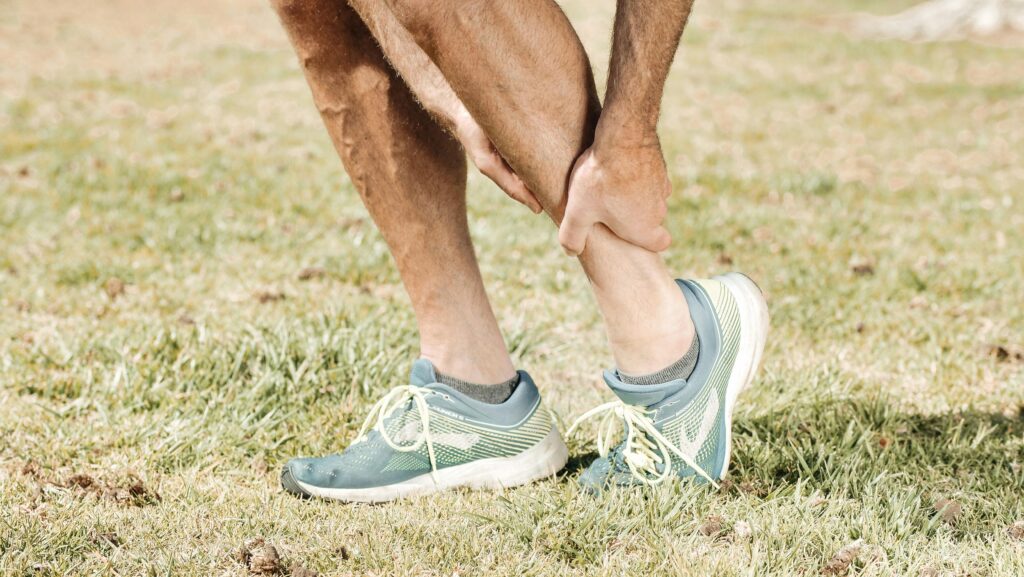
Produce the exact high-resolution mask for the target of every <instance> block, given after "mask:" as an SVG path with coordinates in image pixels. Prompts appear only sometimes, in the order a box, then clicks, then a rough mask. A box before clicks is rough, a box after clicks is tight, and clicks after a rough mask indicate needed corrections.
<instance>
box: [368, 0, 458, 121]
mask: <svg viewBox="0 0 1024 577" xmlns="http://www.w3.org/2000/svg"><path fill="white" fill-rule="evenodd" d="M349 5H351V6H352V8H353V9H354V10H355V11H356V12H357V13H359V16H360V17H361V18H362V19H363V22H365V23H366V26H367V28H369V29H370V32H371V33H372V34H373V36H374V38H376V39H377V43H378V44H380V47H381V51H382V52H384V55H385V56H386V57H387V59H388V61H389V62H390V63H391V65H392V66H393V67H394V69H395V71H397V72H398V74H399V75H400V76H401V77H402V78H403V79H404V80H405V82H406V84H408V85H409V89H410V90H411V91H412V93H413V94H414V95H415V96H416V98H417V100H419V102H420V104H421V105H422V106H423V108H424V109H425V110H426V111H427V112H429V113H430V115H431V116H433V117H434V118H435V119H436V120H437V121H438V122H439V123H440V124H441V125H442V126H443V127H444V128H445V129H446V130H448V131H449V132H452V133H454V132H455V131H456V129H457V127H456V124H457V123H458V121H459V120H460V118H461V117H462V115H466V116H468V115H469V112H468V111H467V110H466V107H465V106H464V105H463V104H462V101H461V100H459V97H458V96H456V94H455V91H454V90H452V88H451V86H449V85H448V82H447V81H446V80H445V79H444V76H443V75H442V74H441V71H440V70H438V68H437V66H436V65H435V64H434V62H433V61H432V60H431V59H430V57H429V56H427V54H426V53H425V52H424V51H423V49H422V48H420V47H419V46H418V45H417V44H416V41H415V40H414V39H413V37H412V35H411V34H410V33H409V31H408V30H406V29H405V27H404V26H402V24H401V22H399V21H398V19H397V18H396V17H395V15H394V13H392V12H391V9H390V8H388V6H387V5H386V4H385V3H384V2H380V0H349Z"/></svg>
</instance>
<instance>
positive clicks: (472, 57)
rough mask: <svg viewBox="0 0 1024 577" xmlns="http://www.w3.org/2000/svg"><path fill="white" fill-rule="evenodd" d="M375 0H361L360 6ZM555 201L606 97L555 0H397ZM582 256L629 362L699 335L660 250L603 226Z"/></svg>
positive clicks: (670, 351)
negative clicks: (600, 96)
mask: <svg viewBox="0 0 1024 577" xmlns="http://www.w3.org/2000/svg"><path fill="white" fill-rule="evenodd" d="M374 1H375V0H352V3H353V5H354V6H356V7H357V8H360V6H361V5H363V4H365V3H367V2H374ZM388 1H389V3H390V5H391V7H392V9H393V10H394V11H395V14H396V15H397V16H398V18H399V20H400V21H402V22H403V24H405V26H406V27H407V28H408V29H409V30H410V32H412V34H413V35H414V37H416V39H417V42H418V43H419V44H420V46H421V47H422V48H423V49H424V50H425V51H426V52H427V53H428V54H429V55H430V57H431V58H432V59H433V61H434V62H435V63H436V64H437V66H438V67H439V68H440V69H441V71H442V72H443V73H444V75H445V77H446V79H447V80H448V82H449V83H450V84H451V85H452V87H453V88H454V89H455V92H456V93H457V94H458V95H459V97H460V98H461V99H462V100H463V102H464V103H465V105H466V107H467V108H468V109H469V111H470V112H471V113H472V114H473V117H474V118H475V119H476V120H477V121H478V122H479V123H480V125H481V126H483V128H484V129H485V130H486V131H487V133H488V135H489V136H490V138H491V140H492V141H493V142H494V144H495V145H496V146H497V148H498V150H499V151H500V152H501V153H502V156H504V157H505V158H506V159H507V160H508V161H509V163H510V164H511V165H512V167H513V168H514V169H515V170H516V172H517V173H518V174H519V175H520V176H521V177H522V178H523V180H524V181H525V182H526V184H527V185H528V186H529V188H530V189H531V190H532V191H533V192H534V194H535V195H536V197H537V198H538V199H539V200H540V202H541V203H542V204H543V205H544V208H545V210H546V211H547V212H548V214H549V215H550V216H551V217H552V218H553V219H554V220H555V222H556V223H557V222H560V221H561V218H562V214H563V213H564V210H565V203H566V196H565V192H566V184H567V179H568V177H569V174H570V172H571V170H572V166H573V162H574V161H575V159H576V157H577V156H578V155H579V154H580V153H581V152H582V151H583V150H584V149H585V148H586V147H587V146H589V144H590V141H591V140H592V138H593V130H594V126H595V124H596V121H597V118H598V115H599V114H600V104H599V101H598V98H597V93H596V89H595V87H594V80H593V75H592V73H591V69H590V63H589V61H588V59H587V55H586V53H585V52H584V50H583V46H582V45H581V44H580V41H579V38H578V37H577V36H576V33H575V31H574V30H573V28H572V26H571V25H570V24H569V21H568V20H567V19H566V17H565V15H564V14H563V13H562V11H561V10H560V9H559V8H558V6H557V5H556V4H555V3H554V2H553V1H551V0H517V1H516V2H492V1H487V0H442V1H438V2H430V3H426V2H419V1H416V0H388ZM580 261H581V263H582V264H583V268H584V270H585V271H586V273H587V276H588V277H589V278H590V281H591V283H592V284H593V288H594V293H595V295H596V297H597V301H598V305H599V306H600V308H601V311H602V313H603V315H604V318H605V322H606V324H607V331H608V338H609V341H610V344H611V347H612V352H613V354H614V355H615V360H616V363H617V365H618V368H619V369H620V370H622V371H624V372H626V373H630V374H643V373H652V372H656V371H659V370H661V369H664V368H665V367H667V366H669V365H671V364H672V363H674V362H675V361H677V360H679V359H680V358H681V357H682V356H683V355H684V353H686V352H687V351H688V350H689V348H690V346H691V343H692V341H693V336H694V328H693V323H692V321H691V319H690V314H689V311H688V308H687V303H686V300H685V299H684V298H683V295H682V294H681V292H680V290H679V287H678V286H676V284H675V282H674V281H673V279H672V277H671V275H670V274H669V273H668V271H667V269H666V268H665V265H664V263H663V262H662V260H661V257H659V256H658V255H657V254H655V253H652V252H650V251H647V250H644V249H641V248H639V247H636V246H634V245H632V244H630V243H627V242H625V241H623V240H621V239H619V238H618V237H616V236H615V235H613V234H612V233H611V232H610V231H609V230H608V229H606V228H604V227H603V226H601V227H598V228H597V229H595V231H594V232H593V233H592V234H591V237H590V240H589V241H588V243H587V249H586V251H585V252H584V253H583V255H581V257H580Z"/></svg>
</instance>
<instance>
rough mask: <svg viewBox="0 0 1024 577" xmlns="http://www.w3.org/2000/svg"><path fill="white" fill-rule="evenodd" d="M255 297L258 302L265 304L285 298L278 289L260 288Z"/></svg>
mask: <svg viewBox="0 0 1024 577" xmlns="http://www.w3.org/2000/svg"><path fill="white" fill-rule="evenodd" d="M255 297H256V301H257V302H258V303H260V304H267V303H273V302H277V301H283V300H284V299H285V294H284V293H283V292H281V291H279V290H262V291H258V292H257V293H256V295H255Z"/></svg>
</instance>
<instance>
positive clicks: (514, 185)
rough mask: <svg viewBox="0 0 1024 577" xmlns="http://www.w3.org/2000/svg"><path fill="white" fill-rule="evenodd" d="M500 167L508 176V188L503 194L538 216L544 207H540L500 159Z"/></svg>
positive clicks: (517, 176)
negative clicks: (505, 193)
mask: <svg viewBox="0 0 1024 577" xmlns="http://www.w3.org/2000/svg"><path fill="white" fill-rule="evenodd" d="M501 165H502V167H504V170H505V173H506V174H507V175H508V177H507V178H508V180H509V183H508V187H507V188H505V192H507V193H508V194H509V195H511V196H512V198H514V199H516V200H518V201H519V202H521V203H523V204H525V205H526V206H527V207H529V208H530V210H532V211H533V213H534V214H540V213H541V211H542V210H544V207H542V206H541V204H540V201H539V200H537V197H536V196H534V194H533V192H532V191H530V189H529V188H526V183H525V182H523V179H521V178H519V175H518V174H516V172H515V171H514V170H512V167H511V166H510V165H509V163H508V162H507V161H506V160H505V159H504V158H502V159H501Z"/></svg>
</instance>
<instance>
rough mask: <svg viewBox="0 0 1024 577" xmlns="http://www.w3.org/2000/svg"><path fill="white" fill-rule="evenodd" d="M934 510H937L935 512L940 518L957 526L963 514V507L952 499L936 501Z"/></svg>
mask: <svg viewBox="0 0 1024 577" xmlns="http://www.w3.org/2000/svg"><path fill="white" fill-rule="evenodd" d="M933 508H934V509H935V512H936V513H938V515H939V518H941V519H942V520H943V521H945V522H946V523H949V524H950V525H955V524H956V522H957V520H958V519H959V518H960V515H961V514H962V513H963V507H962V506H961V505H960V503H957V502H956V501H954V500H952V499H945V498H943V499H938V500H936V501H935V504H934V505H933Z"/></svg>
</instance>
